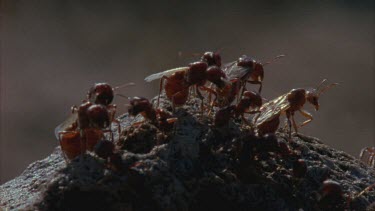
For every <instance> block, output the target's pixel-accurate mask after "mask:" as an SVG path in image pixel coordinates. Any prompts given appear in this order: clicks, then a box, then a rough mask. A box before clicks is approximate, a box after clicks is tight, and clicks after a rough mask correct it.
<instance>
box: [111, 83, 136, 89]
mask: <svg viewBox="0 0 375 211" xmlns="http://www.w3.org/2000/svg"><path fill="white" fill-rule="evenodd" d="M128 86H135V83H133V82H130V83H127V84H122V85H120V86H116V87H114V88H113V90H116V89H120V88H125V87H128Z"/></svg>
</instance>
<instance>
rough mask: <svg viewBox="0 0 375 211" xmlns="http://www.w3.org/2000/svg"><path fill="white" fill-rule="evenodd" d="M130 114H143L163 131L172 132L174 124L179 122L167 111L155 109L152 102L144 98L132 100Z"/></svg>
mask: <svg viewBox="0 0 375 211" xmlns="http://www.w3.org/2000/svg"><path fill="white" fill-rule="evenodd" d="M128 112H129V115H131V116H136V115H138V114H141V115H142V116H143V117H144V118H145V119H147V120H149V121H150V122H151V123H152V124H154V125H155V126H156V127H158V128H159V129H160V130H161V131H167V130H170V129H171V128H172V127H173V123H174V122H176V121H177V118H174V117H172V115H171V114H170V113H168V112H167V111H164V110H163V109H159V108H158V109H154V108H153V107H152V104H151V103H150V101H149V100H148V99H146V98H143V97H134V98H132V99H131V100H130V106H129V108H128Z"/></svg>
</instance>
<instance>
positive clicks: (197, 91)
mask: <svg viewBox="0 0 375 211" xmlns="http://www.w3.org/2000/svg"><path fill="white" fill-rule="evenodd" d="M195 91H196V93H197V96H198V98H199V99H200V100H201V113H202V114H203V103H204V101H203V100H204V97H203V95H202V93H201V92H200V91H199V89H198V86H195Z"/></svg>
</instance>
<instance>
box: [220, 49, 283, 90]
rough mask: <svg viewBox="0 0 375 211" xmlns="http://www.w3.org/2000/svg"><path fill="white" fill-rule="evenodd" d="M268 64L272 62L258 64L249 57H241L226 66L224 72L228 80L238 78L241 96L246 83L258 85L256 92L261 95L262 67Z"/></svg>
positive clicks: (277, 57) (280, 56)
mask: <svg viewBox="0 0 375 211" xmlns="http://www.w3.org/2000/svg"><path fill="white" fill-rule="evenodd" d="M284 56H285V55H279V56H276V57H275V58H274V59H273V60H276V59H279V58H282V57H284ZM270 63H272V61H269V62H266V63H260V62H259V61H256V60H255V59H253V58H251V57H249V56H246V55H242V56H241V57H240V58H238V60H237V61H234V62H230V63H228V64H226V65H225V67H224V72H225V74H226V75H227V77H228V79H229V80H231V79H235V78H238V79H239V80H240V81H241V88H242V92H241V96H242V94H243V92H244V91H245V90H246V84H247V83H250V84H259V90H258V92H259V93H261V92H262V87H263V79H264V69H263V67H264V66H265V65H268V64H270ZM241 96H240V97H241Z"/></svg>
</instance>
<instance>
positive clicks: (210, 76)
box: [207, 66, 227, 89]
mask: <svg viewBox="0 0 375 211" xmlns="http://www.w3.org/2000/svg"><path fill="white" fill-rule="evenodd" d="M223 78H224V79H225V78H227V76H226V75H225V73H224V71H223V70H222V69H221V68H220V67H218V66H211V67H209V68H208V69H207V80H208V81H210V82H212V83H214V84H215V85H216V86H217V87H218V88H220V89H221V88H223V87H224V86H225V81H224V80H223Z"/></svg>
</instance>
